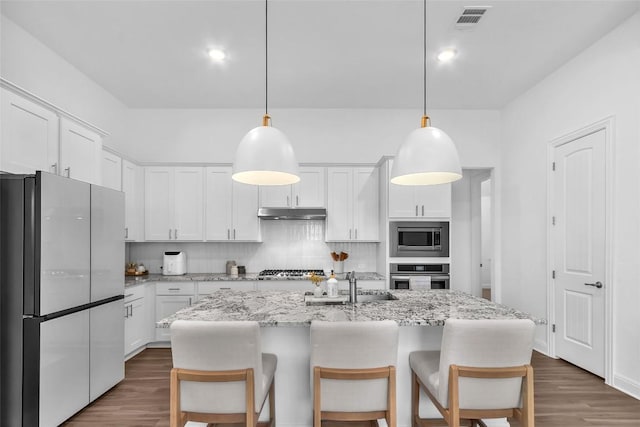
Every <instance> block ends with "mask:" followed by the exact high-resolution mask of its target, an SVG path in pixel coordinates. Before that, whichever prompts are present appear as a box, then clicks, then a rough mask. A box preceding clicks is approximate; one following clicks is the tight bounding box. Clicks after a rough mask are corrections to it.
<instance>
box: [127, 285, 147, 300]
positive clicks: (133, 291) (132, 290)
mask: <svg viewBox="0 0 640 427" xmlns="http://www.w3.org/2000/svg"><path fill="white" fill-rule="evenodd" d="M142 297H144V284H139V285H137V286H131V287H128V288H125V289H124V302H125V304H126V303H128V302H131V301H133V300H136V299H138V298H142Z"/></svg>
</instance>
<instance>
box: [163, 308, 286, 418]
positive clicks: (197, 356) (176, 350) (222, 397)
mask: <svg viewBox="0 0 640 427" xmlns="http://www.w3.org/2000/svg"><path fill="white" fill-rule="evenodd" d="M261 348H262V347H261V341H260V326H259V325H258V322H244V321H237V322H208V321H193V320H177V321H175V322H173V323H172V324H171V351H172V356H173V369H172V370H171V401H170V412H171V414H170V417H171V427H178V426H184V424H185V423H186V422H187V421H198V422H206V423H243V424H245V425H246V426H252V427H255V426H256V425H257V420H258V418H259V415H260V412H261V411H262V408H263V406H264V403H265V402H266V399H267V397H268V398H269V415H270V425H271V426H275V380H274V375H275V371H276V368H277V364H278V359H277V357H276V356H275V355H274V354H269V353H262V351H261Z"/></svg>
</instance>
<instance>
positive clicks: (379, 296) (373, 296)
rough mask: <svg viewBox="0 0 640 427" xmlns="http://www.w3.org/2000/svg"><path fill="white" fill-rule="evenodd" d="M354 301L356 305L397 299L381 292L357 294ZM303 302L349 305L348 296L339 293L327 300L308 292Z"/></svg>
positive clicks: (309, 303)
mask: <svg viewBox="0 0 640 427" xmlns="http://www.w3.org/2000/svg"><path fill="white" fill-rule="evenodd" d="M365 292H366V291H365ZM356 299H357V302H358V303H367V302H376V301H394V300H397V299H398V298H397V297H395V296H393V295H391V293H389V292H381V293H365V294H358V296H357V298H356ZM304 301H305V303H306V305H342V304H349V295H346V294H343V293H340V295H339V296H338V297H336V298H329V297H327V296H326V295H324V296H322V297H315V296H313V294H311V293H310V292H308V293H306V294H305V296H304Z"/></svg>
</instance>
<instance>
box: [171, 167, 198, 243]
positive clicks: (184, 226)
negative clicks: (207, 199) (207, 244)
mask: <svg viewBox="0 0 640 427" xmlns="http://www.w3.org/2000/svg"><path fill="white" fill-rule="evenodd" d="M202 173H203V169H202V168H175V170H174V173H173V176H174V201H173V208H174V212H175V213H174V224H173V233H174V234H173V238H174V239H175V240H203V239H204V233H203V228H204V227H203V220H202V219H203V212H202V211H203V197H204V192H203V187H204V185H203V184H204V182H203V177H202Z"/></svg>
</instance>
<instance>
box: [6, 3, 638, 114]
mask: <svg viewBox="0 0 640 427" xmlns="http://www.w3.org/2000/svg"><path fill="white" fill-rule="evenodd" d="M469 5H483V6H486V5H490V6H492V7H491V9H490V10H489V11H488V12H487V14H486V16H485V17H484V18H483V19H482V20H481V22H480V24H479V25H478V26H477V27H476V28H475V29H474V30H473V31H460V30H457V29H456V28H455V25H454V24H455V20H456V19H457V16H458V15H459V14H460V13H461V12H462V9H463V6H469ZM1 7H2V13H3V14H4V15H5V16H6V17H8V18H9V19H11V20H12V21H14V22H15V23H16V24H18V25H20V26H22V27H23V28H24V29H25V30H27V31H28V32H29V33H31V34H32V35H34V36H35V37H36V38H38V39H40V40H41V41H42V42H43V43H44V44H46V45H47V46H49V47H50V48H51V49H53V50H54V51H55V52H57V53H58V54H59V55H61V56H62V57H63V58H65V59H66V60H67V61H69V62H70V63H72V64H73V65H75V66H76V67H77V68H78V69H79V70H81V71H82V72H84V73H85V74H86V75H88V76H89V77H91V78H92V79H93V80H95V81H96V82H97V83H98V84H100V85H101V86H102V87H104V88H105V89H106V90H108V91H109V92H111V93H112V94H113V95H114V96H116V97H117V98H118V99H120V100H121V101H122V102H123V103H124V104H126V105H127V106H129V107H133V108H254V107H262V106H263V105H264V2H263V1H252V0H231V1H230V0H226V1H224V0H207V1H185V0H173V1H140V0H137V1H95V0H82V1H77V0H76V1H57V0H48V1H30V0H21V1H4V0H3V1H2V2H1ZM427 8H428V9H427V13H428V25H427V28H428V35H427V38H428V47H429V50H428V64H429V65H428V67H429V72H428V98H427V99H428V108H452V109H453V108H471V109H475V108H489V109H494V108H500V107H502V106H504V105H505V104H506V103H507V102H509V101H510V100H512V99H513V98H514V97H516V96H518V95H519V94H521V93H522V92H524V91H525V90H527V89H528V88H530V87H531V86H532V85H534V84H535V83H536V82H538V81H540V80H541V79H542V78H544V77H545V76H546V75H548V74H549V73H550V72H552V71H553V70H555V69H556V68H558V67H559V66H560V65H562V64H563V63H565V62H566V61H568V60H569V59H570V58H572V57H573V56H575V55H576V54H578V53H579V52H580V51H582V50H583V49H585V48H586V47H588V46H589V45H590V44H592V43H593V42H595V41H596V40H598V39H599V38H601V37H602V36H603V35H604V34H606V33H607V32H608V31H610V30H611V29H613V28H614V27H616V26H617V25H618V24H620V23H621V22H622V21H624V20H625V19H626V18H628V17H629V16H631V15H632V14H634V13H635V12H636V11H638V10H640V1H638V0H633V1H623V0H620V1H618V0H608V1H607V0H600V1H580V0H573V1H543V0H538V1H532V0H529V1H516V0H488V1H477V0H469V1H457V0H446V1H442V0H441V1H435V0H429V1H428V6H427ZM209 46H221V47H223V48H224V49H225V50H226V52H227V54H228V57H229V59H228V61H227V62H226V63H225V64H224V65H215V64H212V63H211V62H210V61H209V59H208V57H207V56H206V49H207V47H209ZM446 46H454V47H455V48H456V49H457V50H458V52H459V55H458V57H457V59H456V60H455V61H454V62H453V63H449V64H440V63H438V62H437V60H435V54H436V52H437V51H438V50H439V49H441V48H442V47H446ZM0 54H1V53H0ZM0 59H1V58H0ZM269 105H270V107H276V108H278V107H279V108H421V107H422V1H420V0H406V1H404V0H297V1H292V0H271V1H270V2H269Z"/></svg>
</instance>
